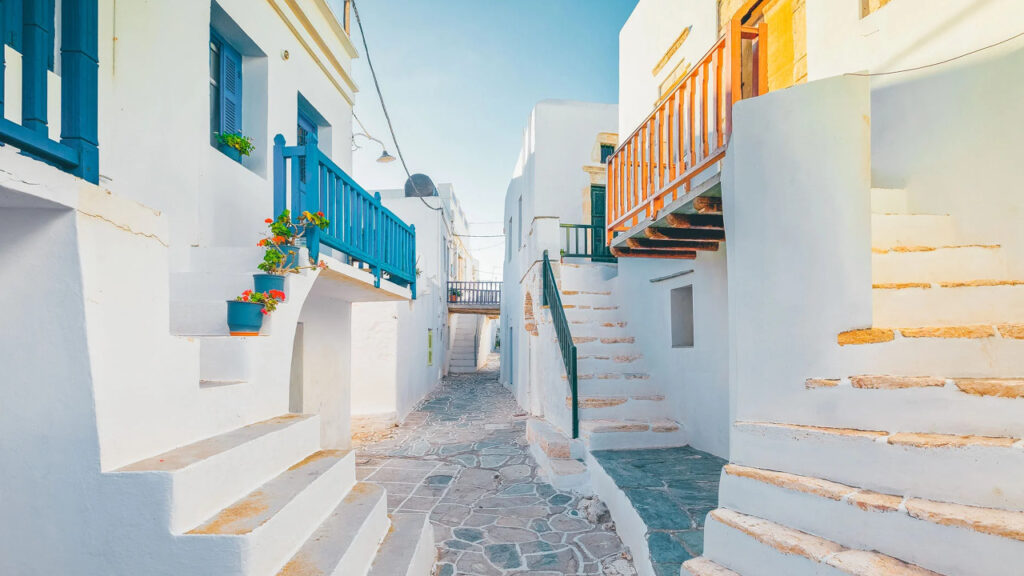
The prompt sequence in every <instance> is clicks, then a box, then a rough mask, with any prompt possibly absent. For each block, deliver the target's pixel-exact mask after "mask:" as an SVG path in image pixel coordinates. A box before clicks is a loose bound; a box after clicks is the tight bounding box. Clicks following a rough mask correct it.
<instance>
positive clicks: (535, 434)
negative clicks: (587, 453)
mask: <svg viewBox="0 0 1024 576" xmlns="http://www.w3.org/2000/svg"><path fill="white" fill-rule="evenodd" d="M526 441H527V442H529V443H530V444H531V445H536V446H538V447H539V448H540V450H541V451H542V452H544V454H546V455H547V456H548V457H549V458H557V459H578V458H583V454H584V447H583V443H582V442H581V441H580V440H572V439H570V438H569V437H568V436H567V435H566V434H563V433H562V432H560V431H559V430H558V429H556V428H555V427H554V426H552V425H551V423H549V422H548V421H546V420H544V419H541V418H530V419H529V420H527V421H526Z"/></svg>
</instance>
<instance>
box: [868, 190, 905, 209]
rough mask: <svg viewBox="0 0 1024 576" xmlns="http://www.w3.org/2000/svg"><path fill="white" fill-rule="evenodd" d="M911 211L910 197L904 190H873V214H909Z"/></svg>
mask: <svg viewBox="0 0 1024 576" xmlns="http://www.w3.org/2000/svg"><path fill="white" fill-rule="evenodd" d="M909 211H910V205H909V195H908V194H907V191H906V190H905V189H903V188H872V189H871V213H872V214H907V213H908V212H909Z"/></svg>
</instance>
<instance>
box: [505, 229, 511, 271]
mask: <svg viewBox="0 0 1024 576" xmlns="http://www.w3.org/2000/svg"><path fill="white" fill-rule="evenodd" d="M505 251H506V252H508V254H506V255H505V256H506V260H508V261H509V262H511V261H512V218H509V219H508V228H506V229H505Z"/></svg>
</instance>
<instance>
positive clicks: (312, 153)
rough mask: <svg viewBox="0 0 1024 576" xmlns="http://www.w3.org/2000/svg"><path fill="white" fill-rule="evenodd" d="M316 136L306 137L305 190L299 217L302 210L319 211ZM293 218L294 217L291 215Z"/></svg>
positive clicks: (318, 158) (318, 149) (318, 162)
mask: <svg viewBox="0 0 1024 576" xmlns="http://www.w3.org/2000/svg"><path fill="white" fill-rule="evenodd" d="M317 144H318V142H317V137H316V134H310V135H309V136H307V137H306V189H305V190H304V191H303V194H302V195H303V196H304V198H303V199H302V204H301V205H300V212H299V214H298V215H299V216H301V215H302V211H303V210H308V211H310V212H316V211H318V210H320V148H318V147H317ZM293 216H295V215H294V214H293Z"/></svg>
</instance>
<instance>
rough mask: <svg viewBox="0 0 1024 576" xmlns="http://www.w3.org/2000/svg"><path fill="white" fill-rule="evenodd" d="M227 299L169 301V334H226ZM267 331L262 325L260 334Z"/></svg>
mask: <svg viewBox="0 0 1024 576" xmlns="http://www.w3.org/2000/svg"><path fill="white" fill-rule="evenodd" d="M226 300H227V299H224V300H202V301H183V300H177V301H172V302H171V303H170V314H171V334H177V335H180V336H227V335H228V323H227V314H228V312H227V302H226ZM265 333H268V332H267V327H266V326H264V328H263V331H261V334H265Z"/></svg>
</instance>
